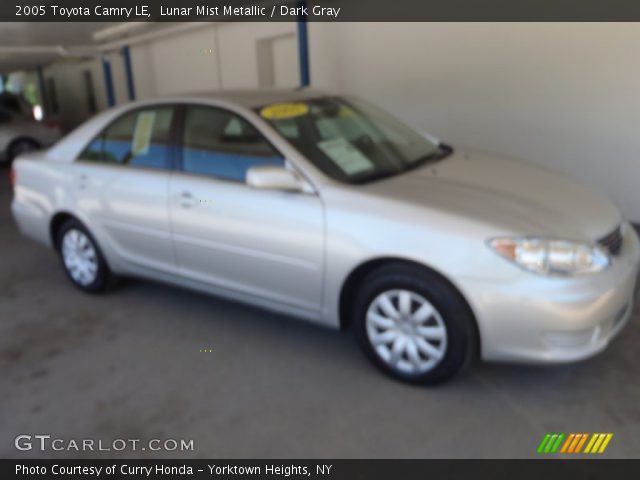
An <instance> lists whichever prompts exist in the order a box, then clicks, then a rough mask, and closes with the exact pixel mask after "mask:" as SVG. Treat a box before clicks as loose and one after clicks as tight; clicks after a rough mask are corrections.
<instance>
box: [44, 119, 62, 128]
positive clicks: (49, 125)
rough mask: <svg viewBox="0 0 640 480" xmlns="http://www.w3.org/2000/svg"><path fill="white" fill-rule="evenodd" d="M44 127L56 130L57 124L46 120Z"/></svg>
mask: <svg viewBox="0 0 640 480" xmlns="http://www.w3.org/2000/svg"><path fill="white" fill-rule="evenodd" d="M46 125H47V127H48V128H58V127H59V125H58V122H54V121H53V120H47V122H46Z"/></svg>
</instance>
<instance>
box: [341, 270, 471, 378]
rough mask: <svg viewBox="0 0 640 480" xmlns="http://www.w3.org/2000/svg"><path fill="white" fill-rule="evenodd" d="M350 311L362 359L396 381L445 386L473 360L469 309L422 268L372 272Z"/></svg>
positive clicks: (436, 276)
mask: <svg viewBox="0 0 640 480" xmlns="http://www.w3.org/2000/svg"><path fill="white" fill-rule="evenodd" d="M352 312H353V313H352V315H353V317H352V321H353V326H354V332H355V335H356V338H357V340H358V343H359V344H360V346H361V348H362V350H363V351H364V353H365V355H366V356H367V357H368V358H369V359H370V360H371V361H372V362H373V364H374V365H376V366H377V367H378V368H380V369H381V370H382V371H383V372H385V373H386V374H388V375H390V376H391V377H393V378H395V379H397V380H401V381H403V382H408V383H415V384H436V383H440V382H444V381H445V380H448V379H450V378H451V377H453V376H454V375H456V374H457V373H458V372H459V371H461V370H462V369H463V368H464V367H466V366H467V365H468V364H469V363H470V362H471V360H472V359H473V358H475V356H476V352H477V345H478V333H477V329H476V323H475V319H474V317H473V314H472V312H471V310H470V308H469V307H468V305H467V303H466V301H465V300H464V298H463V297H462V295H461V294H460V293H459V292H458V291H457V290H456V289H455V288H454V287H453V286H452V285H451V284H450V283H449V282H448V281H446V280H445V279H444V278H443V277H442V276H440V275H439V274H437V273H435V272H433V271H431V270H429V269H427V268H423V267H420V266H416V265H411V264H404V263H393V264H389V265H386V266H383V267H381V268H379V269H376V270H375V271H373V272H372V273H370V274H369V275H368V276H366V277H365V279H364V281H363V282H362V284H361V287H360V289H359V290H358V292H357V294H356V295H355V301H354V304H353V310H352ZM425 344H426V345H425Z"/></svg>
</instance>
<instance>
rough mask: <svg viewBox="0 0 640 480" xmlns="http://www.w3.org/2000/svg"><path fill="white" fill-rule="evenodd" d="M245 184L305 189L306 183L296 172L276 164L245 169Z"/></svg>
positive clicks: (302, 190) (262, 187)
mask: <svg viewBox="0 0 640 480" xmlns="http://www.w3.org/2000/svg"><path fill="white" fill-rule="evenodd" d="M247 184H248V185H249V186H250V187H253V188H261V189H267V190H285V191H288V192H305V191H307V183H306V182H305V181H304V179H302V178H301V177H300V176H299V175H298V174H296V173H295V172H292V171H291V170H287V169H286V168H284V167H276V166H263V167H251V168H250V169H249V170H247Z"/></svg>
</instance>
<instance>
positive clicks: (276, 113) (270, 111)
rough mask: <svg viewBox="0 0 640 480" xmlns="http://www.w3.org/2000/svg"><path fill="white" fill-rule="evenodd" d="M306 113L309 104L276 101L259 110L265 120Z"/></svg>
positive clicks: (282, 118) (281, 118)
mask: <svg viewBox="0 0 640 480" xmlns="http://www.w3.org/2000/svg"><path fill="white" fill-rule="evenodd" d="M307 113H309V106H308V105H307V104H306V103H276V104H274V105H269V106H268V107H264V108H263V109H262V110H260V115H262V117H263V118H266V119H267V120H284V119H286V118H294V117H301V116H302V115H306V114H307Z"/></svg>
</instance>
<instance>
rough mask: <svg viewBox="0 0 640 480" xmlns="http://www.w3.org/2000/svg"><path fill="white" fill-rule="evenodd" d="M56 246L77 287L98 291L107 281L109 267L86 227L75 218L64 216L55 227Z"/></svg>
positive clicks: (103, 287) (104, 287)
mask: <svg viewBox="0 0 640 480" xmlns="http://www.w3.org/2000/svg"><path fill="white" fill-rule="evenodd" d="M57 239H58V242H57V245H58V250H59V254H60V259H61V260H62V266H63V267H64V269H65V272H66V274H67V277H68V278H69V280H71V282H72V283H73V284H74V285H75V286H76V287H78V288H79V289H81V290H83V291H85V292H92V293H97V292H101V291H103V290H105V289H106V288H107V285H108V283H109V277H110V273H109V268H108V267H107V264H106V262H105V260H104V257H103V256H102V253H101V252H100V248H99V247H98V244H97V243H96V242H95V240H94V239H93V237H92V236H91V234H90V233H89V232H88V231H87V229H86V228H85V227H84V226H83V225H82V224H81V223H80V222H78V221H77V220H75V219H70V220H67V221H66V222H65V223H64V224H63V225H62V227H61V228H60V230H59V231H58V237H57Z"/></svg>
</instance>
